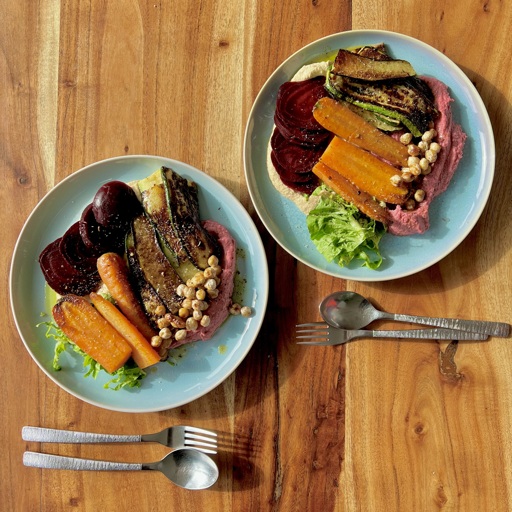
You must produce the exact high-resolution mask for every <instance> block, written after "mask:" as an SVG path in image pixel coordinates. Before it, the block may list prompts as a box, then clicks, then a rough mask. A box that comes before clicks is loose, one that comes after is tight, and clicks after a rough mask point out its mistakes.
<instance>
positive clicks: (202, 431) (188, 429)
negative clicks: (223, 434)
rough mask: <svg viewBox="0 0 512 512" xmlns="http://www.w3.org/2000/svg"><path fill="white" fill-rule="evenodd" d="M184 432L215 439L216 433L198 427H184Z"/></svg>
mask: <svg viewBox="0 0 512 512" xmlns="http://www.w3.org/2000/svg"><path fill="white" fill-rule="evenodd" d="M185 432H195V433H196V434H205V435H207V436H213V437H217V433H216V432H213V431H211V430H205V429H204V428H198V427H190V426H186V427H185Z"/></svg>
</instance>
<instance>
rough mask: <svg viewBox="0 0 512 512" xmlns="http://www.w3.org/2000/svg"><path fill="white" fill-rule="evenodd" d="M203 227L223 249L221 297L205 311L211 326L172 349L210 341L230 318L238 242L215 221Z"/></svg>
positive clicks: (177, 343) (201, 329)
mask: <svg viewBox="0 0 512 512" xmlns="http://www.w3.org/2000/svg"><path fill="white" fill-rule="evenodd" d="M203 225H204V227H205V228H206V229H207V230H208V231H209V232H210V233H211V234H212V235H214V236H215V237H216V238H217V240H218V241H219V244H220V246H221V247H222V257H219V259H220V263H221V266H222V273H221V275H220V278H221V282H220V284H219V288H218V290H219V295H218V296H217V298H216V299H215V300H214V301H212V303H211V305H210V307H209V308H208V309H207V310H206V311H205V314H207V315H208V316H209V317H210V324H209V325H208V326H207V327H199V329H197V330H196V331H194V332H191V333H189V334H188V336H187V337H186V338H185V339H184V340H183V341H177V342H175V343H173V344H172V345H171V348H176V347H179V346H180V345H184V344H185V343H191V342H192V341H207V340H209V339H210V338H211V337H212V336H213V335H214V334H215V331H216V330H217V329H218V328H219V327H220V326H221V325H222V324H223V323H224V321H225V320H226V318H227V317H228V316H229V307H230V305H231V296H232V295H233V287H234V284H235V281H234V280H235V272H236V242H235V240H234V238H233V237H232V236H231V234H230V233H229V231H228V230H227V229H226V228H225V227H224V226H223V225H222V224H219V223H218V222H215V221H213V220H206V221H205V222H204V223H203Z"/></svg>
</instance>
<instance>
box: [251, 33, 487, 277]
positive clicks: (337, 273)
mask: <svg viewBox="0 0 512 512" xmlns="http://www.w3.org/2000/svg"><path fill="white" fill-rule="evenodd" d="M365 35H369V36H383V37H384V38H386V37H387V38H390V37H391V38H396V39H401V40H402V41H405V42H407V41H408V42H410V43H413V44H415V45H417V46H419V47H422V48H423V49H424V50H425V51H428V52H429V53H430V54H433V56H434V57H436V59H437V60H440V61H441V62H442V63H445V64H446V65H448V66H449V67H450V70H451V69H452V68H453V70H454V71H455V72H456V78H457V81H458V82H459V83H462V85H464V86H465V87H466V88H467V89H468V91H471V98H472V99H473V100H476V103H477V104H478V107H479V111H481V113H482V114H483V117H482V118H481V123H482V124H483V125H485V128H486V131H487V133H488V134H489V137H488V139H486V144H487V148H486V149H487V150H488V151H487V160H486V169H485V172H486V173H488V180H487V182H486V187H485V192H484V193H483V195H481V198H482V199H481V202H480V204H479V207H478V208H477V210H476V212H475V214H474V215H473V218H472V222H471V223H469V224H468V225H467V229H465V230H464V234H463V235H458V236H456V237H455V239H454V242H453V243H452V244H451V245H450V246H449V247H448V248H447V249H445V250H444V251H440V252H439V253H438V254H437V255H436V256H435V257H434V258H431V259H430V260H429V262H426V263H424V264H423V265H418V266H417V267H414V268H411V269H410V270H409V271H405V272H398V271H395V272H394V273H392V272H390V273H389V275H383V274H379V271H378V270H376V271H373V272H374V274H369V275H368V276H353V275H350V270H351V269H349V268H347V267H338V268H336V269H335V270H332V271H331V270H330V269H328V268H322V267H320V266H318V265H317V264H314V263H313V262H311V261H308V259H307V258H306V257H303V256H301V255H300V254H297V253H296V252H295V251H293V250H291V249H290V248H289V247H287V245H286V244H285V242H284V241H283V240H281V239H280V238H279V236H277V235H276V234H275V233H274V231H273V229H271V227H270V225H269V224H270V222H269V219H268V218H267V216H266V215H265V214H264V213H262V210H263V208H262V205H261V204H260V202H259V200H258V197H257V190H256V188H257V187H253V186H252V183H253V181H254V178H253V176H254V169H253V166H252V160H251V153H249V151H248V147H250V146H251V144H250V136H251V126H250V125H251V122H252V121H253V120H254V117H255V112H256V111H257V109H258V107H259V103H260V102H261V98H263V96H264V94H265V92H266V89H267V88H268V86H269V85H270V84H271V83H272V81H273V80H274V79H275V77H276V76H277V75H278V74H279V73H280V72H281V71H282V69H283V68H285V67H287V65H289V63H290V62H292V61H293V60H295V59H298V58H299V57H300V56H301V55H302V54H304V53H308V50H310V48H312V47H316V46H320V45H321V44H323V43H325V44H327V43H329V42H330V41H331V40H337V39H339V38H340V37H341V38H342V37H344V36H347V37H350V36H355V37H357V36H365ZM333 51H334V50H333ZM316 54H317V55H318V54H319V52H317V53H316ZM311 60H312V57H310V58H309V59H306V61H305V60H304V59H302V63H301V64H299V67H300V66H302V65H304V64H307V63H308V61H311ZM299 67H298V68H299ZM298 68H297V69H298ZM243 142H244V143H243V161H244V174H245V179H246V183H247V186H248V190H249V196H250V198H251V201H252V203H253V206H254V208H255V210H256V212H257V214H258V216H259V218H260V220H261V222H262V223H263V225H264V226H265V228H266V229H267V231H268V232H269V233H270V235H271V236H272V237H273V238H274V240H275V241H276V242H277V243H278V244H279V245H280V246H281V247H282V248H283V249H284V250H285V251H286V252H287V253H288V254H290V255H291V256H292V257H294V258H295V259H296V260H297V261H300V262H301V263H303V264H304V265H306V266H308V267H309V268H311V269H313V270H315V271H318V272H321V273H323V274H325V275H329V276H331V277H336V278H339V279H345V280H352V281H355V282H385V281H391V280H395V279H401V278H404V277H408V276H411V275H414V274H416V273H418V272H421V271H423V270H425V269H427V268H430V267H431V266H433V265H435V264H436V263H439V262H440V261H441V260H442V259H444V258H445V257H446V256H448V255H449V254H450V253H451V252H453V251H454V250H455V249H456V248H457V247H458V246H459V245H460V244H461V243H462V242H463V241H464V239H465V238H466V237H467V236H468V235H469V234H470V233H471V231H472V230H473V229H474V227H475V225H476V224H477V222H478V221H479V219H480V217H481V215H482V213H483V211H484V209H485V206H486V204H487V202H488V200H489V195H490V193H491V188H492V183H493V181H494V174H495V163H496V144H495V138H494V131H493V127H492V124H491V121H490V117H489V113H488V111H487V108H486V106H485V103H484V102H483V99H482V98H481V96H480V94H479V92H478V90H477V89H476V87H475V85H474V84H473V83H472V82H471V80H470V79H469V77H468V76H467V75H466V74H465V73H464V72H463V71H462V69H461V68H460V66H458V65H457V64H456V63H455V62H454V61H452V60H451V59H450V58H449V57H448V56H446V55H445V54H443V53H442V52H441V51H439V50H438V49H437V48H434V47H433V46H431V45H429V44H428V43H425V42H424V41H421V40H420V39H417V38H414V37H412V36H409V35H406V34H402V33H400V32H394V31H388V30H379V29H355V30H346V31H341V32H336V33H333V34H329V35H327V36H324V37H321V38H319V39H316V40H314V41H311V42H310V43H308V44H306V45H305V46H303V47H302V48H300V49H298V50H296V51H295V52H293V53H292V54H291V55H290V56H289V57H287V58H286V59H285V60H283V61H282V62H281V63H280V64H279V65H278V66H277V67H276V68H275V69H274V71H273V72H272V73H271V74H270V76H269V77H268V78H267V79H266V80H265V82H264V84H263V85H262V86H261V88H260V90H259V91H258V93H257V95H256V97H255V98H254V101H253V104H252V106H251V109H250V111H249V115H248V118H247V122H246V126H245V132H244V139H243ZM249 169H251V170H252V175H253V176H251V175H250V173H249ZM265 172H266V169H265ZM286 201H287V202H289V207H290V208H292V209H293V208H297V207H296V205H294V204H293V203H292V201H291V200H289V199H286ZM297 210H298V208H297ZM424 235H425V233H424V234H423V235H416V236H424ZM388 236H392V235H388ZM412 236H415V235H412Z"/></svg>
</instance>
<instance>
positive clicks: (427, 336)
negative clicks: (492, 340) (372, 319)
mask: <svg viewBox="0 0 512 512" xmlns="http://www.w3.org/2000/svg"><path fill="white" fill-rule="evenodd" d="M296 327H297V331H296V339H297V340H298V341H297V343H298V344H300V345H318V346H322V345H342V344H343V343H346V342H347V341H350V340H355V339H357V338H395V339H402V338H407V339H417V340H460V341H462V340H486V339H487V338H488V336H487V335H486V334H479V333H475V332H466V331H459V330H456V329H441V328H435V329H409V330H386V331H370V330H360V329H358V330H347V329H337V328H336V327H331V326H330V325H328V324H326V323H324V322H313V323H309V324H299V325H297V326H296Z"/></svg>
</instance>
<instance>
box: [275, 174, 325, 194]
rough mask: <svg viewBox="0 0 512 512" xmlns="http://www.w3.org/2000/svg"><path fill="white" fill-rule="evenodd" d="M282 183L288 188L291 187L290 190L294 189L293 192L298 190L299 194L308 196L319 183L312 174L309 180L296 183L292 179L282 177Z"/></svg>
mask: <svg viewBox="0 0 512 512" xmlns="http://www.w3.org/2000/svg"><path fill="white" fill-rule="evenodd" d="M281 181H282V182H283V184H284V185H286V186H287V187H288V188H291V189H292V190H295V192H298V193H299V194H307V195H308V196H309V195H310V194H312V193H313V191H314V190H315V188H316V187H318V185H319V180H318V178H317V177H316V176H315V175H314V174H313V178H312V179H311V180H310V181H307V182H305V183H297V182H294V181H288V180H286V179H282V178H281Z"/></svg>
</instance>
